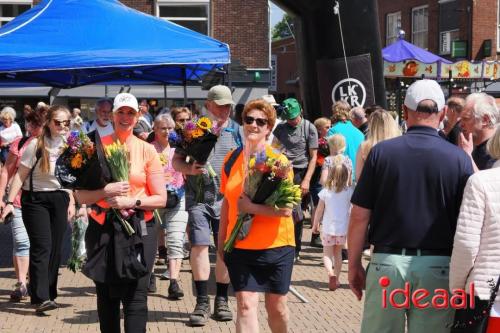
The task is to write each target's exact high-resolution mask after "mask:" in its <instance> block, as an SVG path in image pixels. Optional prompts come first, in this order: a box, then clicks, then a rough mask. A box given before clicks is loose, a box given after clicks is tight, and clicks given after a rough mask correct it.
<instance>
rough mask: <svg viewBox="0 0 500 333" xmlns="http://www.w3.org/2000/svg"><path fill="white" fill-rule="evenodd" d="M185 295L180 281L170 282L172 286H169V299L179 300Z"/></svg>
mask: <svg viewBox="0 0 500 333" xmlns="http://www.w3.org/2000/svg"><path fill="white" fill-rule="evenodd" d="M183 297H184V291H182V289H181V287H180V286H179V284H178V283H172V282H170V286H168V296H167V298H168V299H172V300H179V299H181V298H183Z"/></svg>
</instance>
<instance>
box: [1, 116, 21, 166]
mask: <svg viewBox="0 0 500 333" xmlns="http://www.w3.org/2000/svg"><path fill="white" fill-rule="evenodd" d="M15 119H16V110H14V109H13V108H11V107H10V106H6V107H4V108H3V109H2V112H0V120H1V121H2V126H0V162H2V164H4V163H5V160H6V159H7V155H8V154H9V147H10V144H11V143H12V142H13V141H14V140H16V139H17V138H20V137H22V136H23V132H22V131H21V128H20V127H19V125H18V124H17V123H16V122H14V120H15Z"/></svg>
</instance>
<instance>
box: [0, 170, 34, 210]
mask: <svg viewBox="0 0 500 333" xmlns="http://www.w3.org/2000/svg"><path fill="white" fill-rule="evenodd" d="M30 170H31V169H30V168H28V167H26V166H24V165H22V164H20V165H19V168H18V169H17V172H16V174H15V175H14V178H13V179H12V183H11V184H10V190H9V195H8V196H7V202H13V201H14V199H15V198H16V196H17V193H18V192H19V190H20V189H21V187H22V186H23V183H24V181H25V180H26V178H27V177H28V175H29V173H30ZM13 211H14V206H12V205H11V204H10V205H5V207H4V209H3V210H2V217H1V218H2V219H5V217H6V216H7V215H8V214H9V213H12V212H13Z"/></svg>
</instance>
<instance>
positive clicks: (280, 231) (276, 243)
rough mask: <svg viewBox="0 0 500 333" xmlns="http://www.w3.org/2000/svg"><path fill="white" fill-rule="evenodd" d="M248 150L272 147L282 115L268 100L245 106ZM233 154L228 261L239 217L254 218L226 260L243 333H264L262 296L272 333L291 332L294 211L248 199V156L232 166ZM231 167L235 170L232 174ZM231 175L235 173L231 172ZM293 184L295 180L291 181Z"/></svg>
mask: <svg viewBox="0 0 500 333" xmlns="http://www.w3.org/2000/svg"><path fill="white" fill-rule="evenodd" d="M242 119H243V133H244V136H245V140H244V142H245V147H244V148H243V152H246V153H250V154H251V153H255V152H257V150H258V149H259V148H261V147H263V146H265V145H266V138H267V137H268V136H269V134H270V133H271V130H272V128H273V126H274V123H275V121H276V111H275V110H274V108H273V107H272V106H271V105H270V104H269V103H267V102H265V101H264V100H253V101H250V102H249V103H248V104H246V105H245V108H244V110H243V114H242ZM231 155H232V152H230V153H229V154H228V155H227V156H226V159H225V162H224V167H223V168H224V170H223V172H222V179H221V187H220V188H221V193H223V194H224V201H223V203H222V209H221V216H220V229H219V239H218V251H220V255H222V251H223V249H224V242H225V241H227V239H228V237H229V235H230V234H231V231H232V229H233V228H234V226H235V223H236V219H237V216H238V213H249V214H254V219H253V223H252V226H251V228H250V232H249V234H248V236H246V237H245V238H244V239H242V240H237V241H236V243H235V247H234V249H233V250H232V251H231V252H229V253H225V254H224V261H225V263H226V265H227V269H228V272H229V277H230V279H231V284H232V285H233V289H234V291H235V293H236V300H237V319H236V331H237V332H245V333H247V332H258V331H259V322H258V319H257V313H258V309H257V308H258V304H259V294H258V293H259V292H264V293H265V303H266V310H267V314H268V323H269V326H270V328H271V331H272V332H287V328H288V307H287V296H286V295H287V293H288V289H289V287H290V280H291V276H292V267H293V259H294V254H295V240H294V239H295V238H294V225H293V220H292V210H291V209H288V208H283V209H275V208H273V207H270V206H266V205H259V204H254V203H252V201H251V200H250V198H249V197H248V196H246V195H245V194H244V193H243V184H244V182H245V175H246V173H245V171H246V166H245V160H246V159H245V156H244V155H245V154H243V153H242V154H240V155H239V156H238V157H237V158H236V159H234V160H233V161H231V157H230V156H231ZM227 164H232V166H231V167H230V168H229V167H228V165H227ZM229 169H230V170H229ZM225 171H229V172H227V174H226V172H225ZM289 176H290V177H291V178H293V177H292V175H289Z"/></svg>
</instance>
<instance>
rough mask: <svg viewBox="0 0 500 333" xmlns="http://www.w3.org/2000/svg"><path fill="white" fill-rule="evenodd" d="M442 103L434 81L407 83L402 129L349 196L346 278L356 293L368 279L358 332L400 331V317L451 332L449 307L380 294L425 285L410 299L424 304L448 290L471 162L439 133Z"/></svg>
mask: <svg viewBox="0 0 500 333" xmlns="http://www.w3.org/2000/svg"><path fill="white" fill-rule="evenodd" d="M444 105H445V104H444V95H443V91H442V90H441V87H440V86H439V84H438V83H437V82H436V81H431V80H420V81H416V82H415V83H413V84H412V85H411V86H410V87H409V88H408V91H407V93H406V98H405V102H404V117H405V120H406V121H407V124H408V132H407V133H406V134H405V135H403V136H400V137H397V138H394V139H390V140H385V141H382V142H379V143H377V144H376V145H375V146H374V147H373V148H372V150H371V151H370V154H369V155H368V157H367V159H366V162H365V165H364V167H363V172H362V173H361V177H360V178H359V180H358V184H357V185H356V189H355V190H354V194H353V196H352V198H351V203H352V204H353V207H352V210H351V218H350V222H349V230H348V232H347V242H348V248H349V285H350V287H351V290H352V291H353V292H354V294H355V295H356V297H357V298H358V299H359V300H361V297H362V295H363V289H364V287H365V284H366V297H365V306H364V312H363V321H362V325H361V332H362V333H367V332H373V333H375V332H377V333H378V332H404V331H405V325H407V329H408V330H407V331H408V332H409V333H416V332H422V333H427V332H433V333H448V332H449V328H448V327H447V324H450V323H452V320H453V313H454V312H453V309H452V308H442V309H437V308H434V307H432V306H428V307H425V308H418V307H417V306H413V305H412V306H408V308H397V307H395V306H394V304H389V303H391V302H389V301H388V302H386V303H385V304H384V302H383V295H391V292H392V291H394V290H395V289H397V288H402V289H404V288H405V286H406V285H407V284H408V285H409V288H410V290H411V291H414V290H417V289H425V290H427V291H428V292H429V293H430V294H428V295H424V296H425V297H420V298H418V299H417V300H416V302H418V303H420V304H425V303H426V302H429V303H427V304H430V300H431V298H432V297H433V296H434V291H435V290H436V289H445V290H448V272H449V264H450V255H451V250H452V246H453V237H454V234H455V228H456V224H457V218H458V213H459V209H460V203H461V200H462V193H463V190H464V187H465V184H466V182H467V179H468V177H469V176H470V175H471V174H472V173H473V169H472V163H471V161H470V159H469V158H468V156H467V154H466V153H465V152H463V151H462V150H461V149H460V148H459V147H457V146H455V145H453V144H451V143H449V142H447V141H446V140H443V139H442V138H441V137H440V136H439V135H438V131H437V128H438V126H439V123H440V122H441V120H442V119H443V118H444V111H443V109H444ZM368 224H369V225H370V229H369V231H368V240H369V242H370V244H373V245H374V250H373V256H372V259H371V261H370V269H369V270H368V273H366V272H365V270H364V268H363V266H362V265H361V253H362V251H363V245H364V243H365V234H366V231H367V228H368ZM399 296H400V295H398V297H396V302H397V303H398V304H401V303H402V300H401V298H399ZM420 296H422V295H420ZM409 297H410V298H411V299H414V297H412V296H411V295H410V296H409ZM388 298H389V296H388V297H387V299H388ZM391 298H392V297H391Z"/></svg>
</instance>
